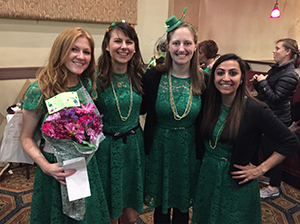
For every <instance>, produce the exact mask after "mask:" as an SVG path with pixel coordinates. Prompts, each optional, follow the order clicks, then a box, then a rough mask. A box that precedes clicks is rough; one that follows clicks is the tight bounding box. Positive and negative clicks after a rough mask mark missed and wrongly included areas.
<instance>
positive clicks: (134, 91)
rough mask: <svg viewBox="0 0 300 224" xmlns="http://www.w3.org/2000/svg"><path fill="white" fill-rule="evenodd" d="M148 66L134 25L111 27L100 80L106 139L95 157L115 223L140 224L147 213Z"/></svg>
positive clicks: (100, 63) (100, 70)
mask: <svg viewBox="0 0 300 224" xmlns="http://www.w3.org/2000/svg"><path fill="white" fill-rule="evenodd" d="M143 66H144V63H143V59H142V56H141V52H140V48H139V40H138V37H137V34H136V31H135V29H134V26H133V25H131V24H129V23H126V22H125V21H123V22H117V23H112V24H111V26H110V27H109V28H108V29H107V30H106V34H105V36H104V39H103V41H102V54H101V56H100V58H99V60H98V71H99V76H98V79H97V84H98V86H97V92H98V96H99V98H98V101H97V105H98V108H99V111H100V112H101V113H102V114H103V118H102V120H103V132H104V135H105V136H106V138H105V139H104V140H103V141H102V142H101V143H100V146H99V149H98V151H97V152H96V157H97V161H98V166H99V172H100V175H101V178H102V180H103V188H104V191H105V194H106V201H107V204H108V208H109V211H110V216H111V223H117V222H118V219H119V218H120V221H121V222H122V223H135V221H136V219H137V218H138V214H139V213H138V212H142V211H143V182H144V157H145V155H144V147H143V134H142V130H141V128H140V125H139V113H140V106H141V102H142V93H143V90H142V87H141V78H142V74H143V73H144V68H143Z"/></svg>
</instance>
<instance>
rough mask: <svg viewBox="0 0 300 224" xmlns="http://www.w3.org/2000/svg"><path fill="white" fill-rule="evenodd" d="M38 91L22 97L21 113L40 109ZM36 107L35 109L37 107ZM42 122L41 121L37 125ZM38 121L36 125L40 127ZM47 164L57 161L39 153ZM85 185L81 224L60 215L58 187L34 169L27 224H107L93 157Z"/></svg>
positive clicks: (30, 90) (32, 89)
mask: <svg viewBox="0 0 300 224" xmlns="http://www.w3.org/2000/svg"><path fill="white" fill-rule="evenodd" d="M83 83H84V86H86V89H87V90H88V91H89V90H90V85H89V83H88V81H83ZM80 87H81V84H78V85H77V86H75V87H71V88H69V89H70V90H71V91H76V90H77V89H79V88H80ZM40 96H41V90H40V89H39V87H38V83H37V82H35V83H33V84H32V85H31V86H30V87H29V88H28V90H27V93H26V95H25V99H24V103H23V109H25V110H32V109H36V108H39V109H44V108H45V107H46V106H45V102H44V101H43V102H42V103H41V104H38V103H39V98H40ZM38 105H39V106H38ZM42 120H43V118H41V121H42ZM41 121H40V124H41ZM42 153H43V155H44V156H45V158H46V159H47V160H48V161H49V163H56V162H57V160H56V158H55V156H54V154H51V153H46V152H44V151H42ZM87 170H88V176H89V183H90V189H91V196H90V197H87V198H85V209H86V211H85V216H84V220H82V221H76V220H74V219H72V218H70V217H68V216H67V215H64V214H63V213H62V201H61V190H60V183H59V182H58V181H57V180H56V179H54V178H53V177H51V176H48V175H47V174H45V173H44V172H43V171H42V170H41V169H40V168H39V167H37V168H36V173H35V179H34V187H33V195H32V202H31V214H30V223H31V224H40V223H49V224H50V223H51V224H62V223H63V224H65V223H78V224H79V223H80V224H90V223H104V224H105V223H110V218H109V213H108V208H107V204H106V201H105V196H104V191H103V187H102V181H101V178H100V174H99V171H98V167H97V161H96V157H95V156H93V157H92V159H91V160H90V162H89V163H88V165H87Z"/></svg>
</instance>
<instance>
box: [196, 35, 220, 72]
mask: <svg viewBox="0 0 300 224" xmlns="http://www.w3.org/2000/svg"><path fill="white" fill-rule="evenodd" d="M218 50H219V48H218V45H217V43H216V42H215V41H213V40H204V41H202V42H200V43H199V44H198V52H199V63H200V66H201V68H202V69H203V71H205V72H207V73H208V74H210V72H211V68H212V66H213V65H214V62H215V59H216V58H217V57H218V56H219V54H218Z"/></svg>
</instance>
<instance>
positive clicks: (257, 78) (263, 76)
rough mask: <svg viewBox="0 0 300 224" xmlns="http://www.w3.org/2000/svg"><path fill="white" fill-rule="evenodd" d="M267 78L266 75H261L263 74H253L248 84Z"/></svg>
mask: <svg viewBox="0 0 300 224" xmlns="http://www.w3.org/2000/svg"><path fill="white" fill-rule="evenodd" d="M267 77H268V75H263V74H259V75H258V74H255V75H254V76H252V78H251V79H250V80H249V81H250V82H253V81H257V82H260V81H262V80H265V79H266V78H267Z"/></svg>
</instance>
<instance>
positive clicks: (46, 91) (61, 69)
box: [37, 27, 96, 100]
mask: <svg viewBox="0 0 300 224" xmlns="http://www.w3.org/2000/svg"><path fill="white" fill-rule="evenodd" d="M78 37H86V38H87V40H88V41H89V43H90V47H91V61H90V64H89V66H88V67H87V69H86V70H85V71H84V72H83V73H82V74H81V75H80V78H81V79H91V83H92V88H91V91H90V93H94V91H95V90H96V84H95V76H94V72H95V67H96V65H95V58H94V46H95V44H94V40H93V38H92V36H91V35H90V34H89V33H88V32H87V31H85V30H83V29H82V28H80V27H71V28H68V29H65V30H63V31H62V32H61V33H60V34H59V35H58V36H57V37H56V39H55V41H54V43H53V45H52V48H51V51H50V55H49V58H48V61H47V63H46V66H45V67H43V68H41V69H40V70H39V71H38V75H37V81H38V84H39V88H40V89H41V91H42V98H44V99H45V100H46V99H49V98H51V97H53V96H55V95H56V94H59V93H62V92H67V91H69V90H68V88H67V87H66V80H67V76H68V74H69V70H68V69H67V68H66V66H65V65H64V64H65V62H66V61H67V59H68V56H69V53H70V51H71V49H72V47H73V44H74V42H75V41H76V39H77V38H78ZM91 95H93V94H91ZM40 100H41V99H40Z"/></svg>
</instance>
